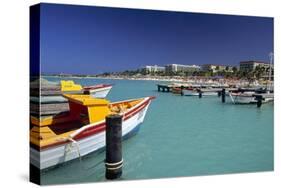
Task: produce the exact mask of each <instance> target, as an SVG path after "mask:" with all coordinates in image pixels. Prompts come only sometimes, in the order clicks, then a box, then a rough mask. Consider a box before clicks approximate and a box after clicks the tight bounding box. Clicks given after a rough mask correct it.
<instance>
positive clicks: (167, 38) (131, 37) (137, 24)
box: [40, 4, 273, 74]
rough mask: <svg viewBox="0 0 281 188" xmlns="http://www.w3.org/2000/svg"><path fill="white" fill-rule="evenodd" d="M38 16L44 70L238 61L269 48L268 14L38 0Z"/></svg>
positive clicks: (90, 71) (95, 70) (83, 70)
mask: <svg viewBox="0 0 281 188" xmlns="http://www.w3.org/2000/svg"><path fill="white" fill-rule="evenodd" d="M40 21H41V22H40V24H41V33H40V34H41V39H40V41H41V43H40V45H41V72H43V73H60V72H63V73H72V74H97V73H103V72H112V71H124V70H133V69H137V68H140V67H141V66H144V65H155V64H157V65H165V64H172V63H177V64H197V65H201V64H225V65H238V64H239V62H240V61H245V60H260V61H268V54H269V52H271V51H273V18H265V17H249V16H229V15H218V14H198V13H184V12H171V11H152V10H137V9H118V8H104V7H91V6H72V5H58V4H42V5H41V20H40Z"/></svg>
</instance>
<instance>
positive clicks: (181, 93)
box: [181, 85, 183, 96]
mask: <svg viewBox="0 0 281 188" xmlns="http://www.w3.org/2000/svg"><path fill="white" fill-rule="evenodd" d="M181 96H183V85H182V86H181Z"/></svg>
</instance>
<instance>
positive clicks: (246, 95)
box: [229, 91, 274, 104]
mask: <svg viewBox="0 0 281 188" xmlns="http://www.w3.org/2000/svg"><path fill="white" fill-rule="evenodd" d="M257 95H261V96H262V98H263V100H262V102H263V103H267V102H271V101H273V100H274V94H273V93H263V94H258V93H256V92H253V91H247V92H238V93H232V92H229V97H230V99H231V101H232V102H233V103H234V104H255V103H257V102H258V101H257V100H256V96H257Z"/></svg>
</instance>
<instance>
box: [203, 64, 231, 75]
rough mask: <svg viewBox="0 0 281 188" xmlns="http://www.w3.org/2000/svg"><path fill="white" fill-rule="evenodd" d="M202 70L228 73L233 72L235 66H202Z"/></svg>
mask: <svg viewBox="0 0 281 188" xmlns="http://www.w3.org/2000/svg"><path fill="white" fill-rule="evenodd" d="M201 70H202V71H205V72H208V71H212V72H214V73H215V72H220V71H226V72H233V66H229V65H215V64H204V65H202V66H201Z"/></svg>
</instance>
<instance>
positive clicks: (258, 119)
mask: <svg viewBox="0 0 281 188" xmlns="http://www.w3.org/2000/svg"><path fill="white" fill-rule="evenodd" d="M46 78H47V79H48V80H50V81H58V78H50V77H46ZM74 81H75V82H77V83H80V84H82V85H94V84H98V83H110V84H114V86H113V88H112V90H111V92H110V93H109V95H108V97H107V98H108V99H109V100H110V101H112V102H113V101H118V100H124V99H130V98H137V97H144V96H156V99H155V100H153V101H152V103H151V105H150V107H149V109H148V111H147V114H146V118H145V121H144V123H143V124H142V125H141V128H140V131H139V132H138V134H137V135H136V136H134V137H131V138H130V139H128V140H125V141H124V142H123V159H124V166H123V175H122V178H121V180H135V179H148V178H149V179H150V178H166V177H182V176H198V175H213V174H229V173H242V172H259V171H271V170H273V166H274V160H273V103H268V104H263V105H262V107H261V108H257V107H256V105H233V104H231V102H230V99H229V98H226V103H224V104H223V103H221V100H220V98H218V97H204V96H203V97H202V98H201V99H199V98H198V97H189V96H180V95H175V94H172V93H162V92H157V88H156V84H157V83H159V82H155V81H130V80H109V79H74ZM104 159H105V152H99V153H94V154H90V155H88V156H85V157H82V160H81V161H80V160H74V161H71V162H68V163H66V164H64V165H60V166H59V167H56V168H53V169H50V170H47V171H43V173H42V175H41V178H42V184H61V183H64V184H65V183H81V182H102V181H108V180H106V179H105V168H104V163H103V160H104Z"/></svg>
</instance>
